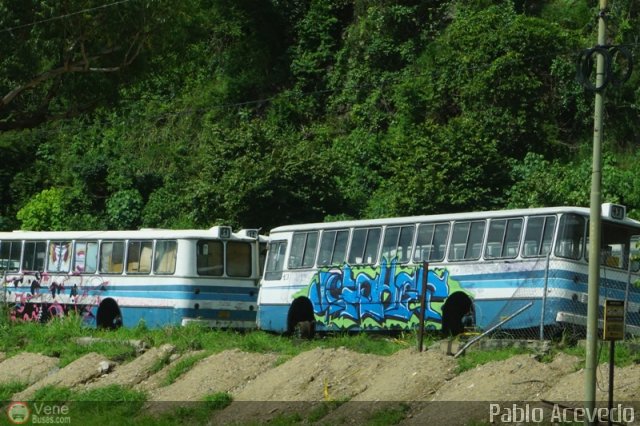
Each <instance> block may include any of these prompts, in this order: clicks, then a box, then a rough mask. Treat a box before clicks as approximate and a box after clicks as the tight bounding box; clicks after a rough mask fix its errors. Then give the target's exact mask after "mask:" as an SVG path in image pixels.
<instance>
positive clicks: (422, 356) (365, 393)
mask: <svg viewBox="0 0 640 426" xmlns="http://www.w3.org/2000/svg"><path fill="white" fill-rule="evenodd" d="M190 356H199V357H200V358H201V359H200V360H199V361H198V362H196V363H194V364H193V366H192V367H191V368H190V370H188V371H187V372H185V373H183V374H182V375H181V376H180V377H179V378H178V379H177V380H175V381H174V382H173V383H170V384H167V383H168V382H167V380H166V377H167V375H168V374H169V371H170V370H171V369H172V368H173V367H174V366H175V364H176V363H177V362H179V360H181V359H185V358H187V357H190ZM0 361H1V362H0V383H9V382H16V381H19V382H22V383H26V384H28V385H29V386H28V387H27V388H26V389H24V390H23V391H21V392H19V393H16V394H15V395H14V396H13V398H12V399H13V400H28V399H30V398H31V397H32V396H33V395H34V394H35V392H36V391H37V390H38V389H40V388H42V387H44V386H47V385H56V386H64V387H69V388H72V389H77V390H83V389H89V388H94V387H100V386H107V385H110V384H119V385H122V386H124V387H129V388H132V389H137V390H144V391H146V392H147V393H148V395H149V401H150V402H149V407H150V408H149V409H153V410H158V407H167V408H168V407H172V406H175V404H181V403H188V402H190V401H201V400H203V398H204V397H205V396H207V395H211V394H215V393H219V392H227V393H229V394H231V395H232V396H233V403H232V404H231V405H229V406H228V407H226V408H225V409H223V410H221V411H219V412H217V413H216V414H214V416H215V417H214V418H213V419H212V422H213V423H214V424H224V423H236V424H238V423H239V424H242V423H244V422H249V421H252V422H254V421H267V420H269V419H270V418H273V417H275V416H278V415H283V414H291V413H299V415H301V416H306V415H308V414H309V413H310V412H312V411H314V410H315V412H316V413H318V412H319V411H318V410H319V409H320V408H322V407H323V406H324V407H325V408H326V407H327V406H328V407H329V409H326V410H325V411H326V412H322V415H317V414H316V417H317V418H316V419H315V420H316V421H317V422H319V423H322V424H336V423H349V422H351V421H355V420H353V419H357V420H358V421H361V420H363V419H364V418H367V416H372V415H375V413H376V412H378V411H380V410H385V409H389V410H391V409H394V408H393V407H402V412H403V414H402V415H403V418H404V420H403V421H402V423H404V424H418V423H420V424H422V423H424V421H425V420H427V419H439V418H441V419H442V420H443V421H445V420H446V421H447V423H450V424H451V423H456V422H458V423H460V424H464V423H465V422H466V421H467V420H469V419H471V418H475V419H476V420H479V421H488V420H489V419H488V415H489V412H488V410H487V409H486V404H485V405H484V407H485V408H482V409H480V410H479V412H478V410H476V409H475V408H474V407H479V406H478V405H475V406H474V404H473V402H474V401H493V402H505V403H507V402H513V401H528V402H531V403H534V402H540V401H553V402H567V404H571V403H573V405H575V402H577V401H581V400H583V392H584V371H583V370H581V369H579V365H580V361H581V360H580V359H578V358H576V357H573V356H569V355H566V354H562V353H559V354H557V355H555V357H554V358H553V360H552V361H551V362H540V361H539V360H538V357H536V356H534V355H517V356H513V357H511V358H510V359H507V360H504V361H495V362H490V363H488V364H484V365H481V366H478V367H476V368H474V369H472V370H468V371H465V372H463V373H460V374H457V373H456V366H457V362H456V360H455V359H454V358H453V357H452V356H450V355H447V354H446V353H445V352H444V351H442V350H440V349H439V348H437V347H434V348H431V349H429V350H426V351H423V352H418V351H417V350H416V349H414V348H409V349H404V350H401V351H399V352H397V353H395V354H394V355H391V356H378V355H365V354H360V353H356V352H353V351H350V350H347V349H344V348H339V349H313V350H310V351H307V352H304V353H301V354H300V355H298V356H296V357H293V358H291V359H288V360H286V361H284V362H283V361H282V359H281V358H280V357H279V356H277V355H274V354H269V353H267V354H258V353H246V352H242V351H239V350H227V351H223V352H220V353H217V354H213V355H210V356H203V354H202V353H200V354H197V353H191V354H190V353H187V354H177V353H175V348H174V347H172V346H171V345H164V346H162V347H159V348H150V349H147V350H146V351H144V352H142V353H141V354H140V355H139V356H138V357H137V358H136V359H134V360H132V361H129V362H127V363H124V364H119V365H117V364H113V363H112V362H110V361H108V360H106V359H105V358H104V357H103V356H101V355H98V354H96V353H90V354H87V355H85V356H83V357H81V358H79V359H77V360H76V361H74V362H72V363H71V364H69V365H67V366H65V367H64V368H59V367H58V365H59V362H58V360H57V359H56V358H51V357H46V356H43V355H39V354H31V353H23V354H20V355H16V356H13V357H10V358H6V357H5V356H4V355H3V354H0ZM162 365H164V367H163V368H160V369H159V368H158V366H162ZM608 371H609V370H608V366H607V365H601V366H599V367H598V374H597V381H598V386H597V389H596V395H597V399H598V400H601V401H605V402H606V400H607V397H608V394H607V390H608ZM614 384H615V388H614V395H615V400H616V401H635V403H637V402H638V401H640V365H632V366H629V367H624V368H618V369H616V371H615V378H614ZM329 401H334V402H339V403H334V404H327V402H329ZM345 401H348V402H345ZM447 401H448V403H447ZM438 402H440V403H438ZM447 404H449V405H447ZM152 407H153V408H152ZM480 407H483V406H480ZM453 408H455V410H454V409H453ZM454 412H455V420H456V421H455V422H453V421H452V418H451V416H452V413H454ZM638 414H639V416H638V417H639V420H640V411H638ZM443 416H444V417H443ZM348 419H352V420H348Z"/></svg>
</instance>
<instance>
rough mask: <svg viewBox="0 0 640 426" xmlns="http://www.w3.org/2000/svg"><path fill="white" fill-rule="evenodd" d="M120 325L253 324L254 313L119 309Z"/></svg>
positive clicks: (222, 310) (152, 326)
mask: <svg viewBox="0 0 640 426" xmlns="http://www.w3.org/2000/svg"><path fill="white" fill-rule="evenodd" d="M120 312H121V314H122V324H123V325H124V326H126V327H135V326H136V325H138V324H139V323H140V321H144V324H145V325H146V326H148V327H150V328H154V327H163V326H167V325H172V324H173V325H180V324H182V320H183V319H184V318H192V319H195V318H197V319H203V320H215V321H249V322H254V321H255V319H256V311H234V310H224V309H221V310H211V309H207V310H201V309H188V308H187V309H173V308H129V307H122V306H121V307H120ZM94 314H95V312H94Z"/></svg>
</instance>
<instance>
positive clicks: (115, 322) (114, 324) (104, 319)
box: [96, 299, 122, 330]
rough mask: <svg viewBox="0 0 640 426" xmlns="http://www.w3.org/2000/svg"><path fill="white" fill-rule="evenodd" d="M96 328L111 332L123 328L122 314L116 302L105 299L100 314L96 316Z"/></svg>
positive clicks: (99, 308) (101, 304)
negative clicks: (106, 329)
mask: <svg viewBox="0 0 640 426" xmlns="http://www.w3.org/2000/svg"><path fill="white" fill-rule="evenodd" d="M96 326H97V327H98V328H108V329H110V330H115V329H116V328H120V327H121V326H122V314H121V312H120V308H119V307H118V304H117V303H116V301H115V300H113V299H105V300H103V301H102V303H100V306H99V307H98V314H97V315H96Z"/></svg>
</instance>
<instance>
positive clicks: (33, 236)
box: [0, 226, 266, 241]
mask: <svg viewBox="0 0 640 426" xmlns="http://www.w3.org/2000/svg"><path fill="white" fill-rule="evenodd" d="M225 228H226V229H228V230H229V231H228V232H229V233H228V234H226V235H228V236H225V235H223V234H222V233H223V232H225V231H224V230H225ZM250 231H256V230H241V231H238V232H235V233H234V232H231V231H230V228H229V227H224V226H214V227H212V228H210V229H151V228H143V229H139V230H127V231H12V232H0V240H111V239H113V240H122V239H130V240H141V239H176V238H187V239H189V238H191V239H196V238H214V239H221V240H226V239H229V240H244V241H255V240H256V238H254V237H253V236H250V234H251V233H252V232H250ZM253 235H256V236H257V238H258V239H259V240H260V241H266V237H264V236H261V235H258V234H257V231H256V232H253Z"/></svg>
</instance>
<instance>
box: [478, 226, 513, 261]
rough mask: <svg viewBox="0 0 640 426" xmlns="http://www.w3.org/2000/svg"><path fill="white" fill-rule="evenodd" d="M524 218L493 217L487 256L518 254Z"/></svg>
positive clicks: (507, 256)
mask: <svg viewBox="0 0 640 426" xmlns="http://www.w3.org/2000/svg"><path fill="white" fill-rule="evenodd" d="M521 232H522V219H492V220H491V222H490V223H489V232H488V235H487V247H486V249H485V253H484V256H485V258H503V259H504V258H514V257H516V256H517V255H518V245H519V244H520V234H521Z"/></svg>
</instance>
